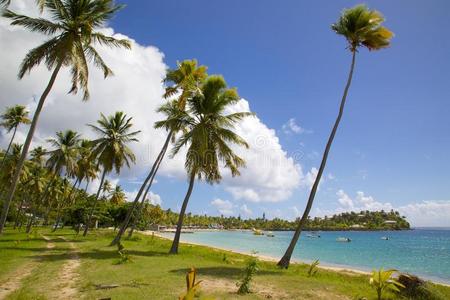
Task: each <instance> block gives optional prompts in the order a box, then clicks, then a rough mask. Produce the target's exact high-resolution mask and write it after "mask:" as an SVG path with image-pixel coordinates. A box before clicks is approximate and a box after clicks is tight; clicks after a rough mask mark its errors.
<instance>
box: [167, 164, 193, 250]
mask: <svg viewBox="0 0 450 300" xmlns="http://www.w3.org/2000/svg"><path fill="white" fill-rule="evenodd" d="M194 182H195V173H193V174H192V175H191V179H190V181H189V188H188V190H187V193H186V196H185V197H184V201H183V205H182V206H181V210H180V215H179V216H178V223H177V231H176V232H175V237H174V238H173V242H172V247H171V248H170V251H169V253H170V254H178V244H179V243H180V235H181V227H182V226H183V219H184V214H185V213H186V207H187V205H188V202H189V198H190V197H191V193H192V189H193V188H194Z"/></svg>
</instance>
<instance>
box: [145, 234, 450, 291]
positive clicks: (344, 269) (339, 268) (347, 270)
mask: <svg viewBox="0 0 450 300" xmlns="http://www.w3.org/2000/svg"><path fill="white" fill-rule="evenodd" d="M205 231H213V232H214V231H222V230H218V229H212V230H209V229H207V230H205ZM138 232H139V233H141V234H144V235H150V236H151V235H155V236H157V237H159V238H162V239H166V240H172V239H171V238H169V237H167V236H163V235H161V233H160V232H157V231H152V230H146V231H138ZM166 233H170V232H166ZM180 243H182V244H185V245H194V246H202V247H207V248H210V249H213V250H216V251H217V250H220V251H228V252H231V253H234V254H241V255H247V256H256V257H257V258H258V259H260V260H262V261H265V262H275V263H277V262H278V260H279V258H277V257H274V256H270V255H264V254H259V253H257V254H252V253H250V252H246V251H240V250H235V249H231V248H224V247H216V246H211V245H206V244H201V243H195V242H187V241H183V240H180ZM291 261H292V263H294V264H309V263H310V262H309V261H305V260H298V259H292V260H291ZM318 268H319V269H322V270H327V271H333V272H338V273H343V274H346V275H366V276H369V275H370V274H371V272H370V271H364V270H361V269H357V268H355V267H352V266H345V265H336V264H331V263H325V264H322V263H321V264H320V265H319V266H318ZM421 278H423V279H424V280H425V281H429V282H431V283H433V284H439V285H443V286H447V287H450V282H443V281H440V279H439V278H429V277H426V276H421Z"/></svg>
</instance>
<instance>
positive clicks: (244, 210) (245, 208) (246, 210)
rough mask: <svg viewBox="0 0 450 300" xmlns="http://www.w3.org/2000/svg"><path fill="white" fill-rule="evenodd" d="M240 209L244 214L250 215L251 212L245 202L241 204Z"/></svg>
mask: <svg viewBox="0 0 450 300" xmlns="http://www.w3.org/2000/svg"><path fill="white" fill-rule="evenodd" d="M240 210H241V213H242V214H243V215H244V216H251V215H252V214H253V212H252V210H251V209H250V208H248V207H247V204H242V206H241V208H240Z"/></svg>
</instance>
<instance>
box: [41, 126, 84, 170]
mask: <svg viewBox="0 0 450 300" xmlns="http://www.w3.org/2000/svg"><path fill="white" fill-rule="evenodd" d="M47 141H48V142H49V143H50V144H51V145H52V146H53V147H54V148H55V149H54V150H52V151H50V152H49V153H48V154H49V158H48V160H47V167H48V168H49V169H51V170H52V171H54V172H55V173H60V172H61V170H62V169H63V168H65V170H66V174H68V175H69V176H72V175H74V173H75V172H76V169H77V164H76V162H77V161H76V159H77V155H78V145H79V143H80V135H79V134H78V133H77V132H75V131H73V130H66V131H59V132H57V133H56V138H52V139H48V140H47Z"/></svg>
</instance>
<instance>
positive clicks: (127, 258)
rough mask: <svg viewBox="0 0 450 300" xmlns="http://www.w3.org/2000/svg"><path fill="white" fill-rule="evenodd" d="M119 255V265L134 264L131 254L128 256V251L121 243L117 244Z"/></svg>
mask: <svg viewBox="0 0 450 300" xmlns="http://www.w3.org/2000/svg"><path fill="white" fill-rule="evenodd" d="M117 253H119V255H120V259H119V260H118V261H117V262H116V264H117V265H121V264H125V263H128V262H132V259H131V256H130V254H128V252H127V250H126V249H125V247H124V246H123V245H122V244H121V243H118V244H117Z"/></svg>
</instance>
